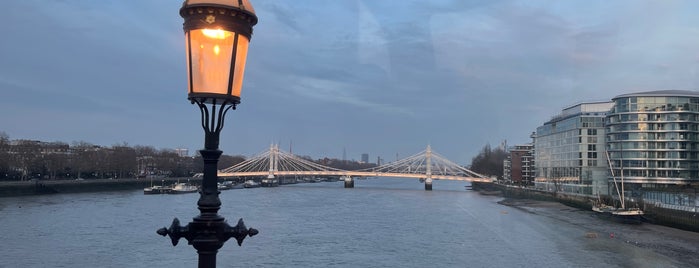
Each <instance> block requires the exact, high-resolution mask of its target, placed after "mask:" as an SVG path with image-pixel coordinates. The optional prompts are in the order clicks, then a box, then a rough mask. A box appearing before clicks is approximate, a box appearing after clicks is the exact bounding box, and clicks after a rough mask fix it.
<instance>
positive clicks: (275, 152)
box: [262, 144, 279, 186]
mask: <svg viewBox="0 0 699 268" xmlns="http://www.w3.org/2000/svg"><path fill="white" fill-rule="evenodd" d="M278 146H279V145H275V144H270V145H269V173H268V174H267V179H265V180H262V185H264V186H277V185H279V182H278V181H277V180H276V179H275V178H274V173H275V172H276V171H277V168H278V165H279V147H278Z"/></svg>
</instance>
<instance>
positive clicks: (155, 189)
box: [143, 185, 170, 194]
mask: <svg viewBox="0 0 699 268" xmlns="http://www.w3.org/2000/svg"><path fill="white" fill-rule="evenodd" d="M169 190H170V188H169V187H163V186H158V185H156V186H151V187H146V188H143V194H165V193H167V192H168V191H169Z"/></svg>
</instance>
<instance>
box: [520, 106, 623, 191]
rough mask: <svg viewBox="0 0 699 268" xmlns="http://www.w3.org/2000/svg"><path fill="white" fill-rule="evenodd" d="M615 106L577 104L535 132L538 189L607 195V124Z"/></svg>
mask: <svg viewBox="0 0 699 268" xmlns="http://www.w3.org/2000/svg"><path fill="white" fill-rule="evenodd" d="M613 105H614V103H613V102H587V103H580V104H576V105H573V106H570V107H568V108H565V109H563V110H562V111H561V113H560V114H559V115H557V116H555V117H553V118H552V119H551V120H549V121H548V122H546V123H544V125H542V126H540V127H538V128H537V129H536V134H535V135H534V148H536V149H535V153H534V159H535V162H536V172H535V173H536V178H535V186H536V187H537V188H539V189H544V190H549V191H565V192H574V193H584V194H597V193H601V194H608V188H607V172H608V168H607V163H606V159H605V156H604V148H605V124H604V122H605V117H606V114H607V112H609V110H610V109H611V108H612V107H613Z"/></svg>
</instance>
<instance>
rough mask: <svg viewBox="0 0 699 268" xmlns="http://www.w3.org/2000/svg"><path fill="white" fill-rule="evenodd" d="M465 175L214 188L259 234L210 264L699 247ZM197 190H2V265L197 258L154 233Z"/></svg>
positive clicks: (681, 259)
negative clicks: (6, 193)
mask: <svg viewBox="0 0 699 268" xmlns="http://www.w3.org/2000/svg"><path fill="white" fill-rule="evenodd" d="M464 185H465V183H463V182H450V181H435V182H434V190H433V191H425V190H424V189H423V184H421V183H419V182H418V181H417V180H416V179H389V178H381V179H368V180H356V181H355V188H354V189H344V188H343V184H342V182H323V183H309V184H296V185H287V186H281V187H275V188H256V189H240V190H229V191H223V192H222V193H221V200H222V203H223V207H222V208H221V210H220V214H221V215H223V216H224V217H226V218H227V220H228V221H229V223H231V225H234V224H235V222H236V221H237V220H238V218H240V217H242V218H243V219H244V220H245V223H246V224H247V225H248V227H254V228H256V229H259V230H260V234H259V235H257V236H255V237H252V238H247V239H246V240H245V242H244V243H243V246H242V247H238V245H237V244H236V243H235V239H232V240H229V241H228V242H227V243H226V244H225V245H224V247H223V248H222V249H221V250H220V251H219V253H218V266H219V267H697V263H692V261H693V260H689V261H688V260H687V258H686V257H687V255H691V254H694V255H696V254H699V253H697V252H699V251H694V252H692V249H691V248H690V249H689V250H686V249H684V248H683V249H684V250H685V251H688V252H679V253H678V254H676V255H675V256H668V255H667V254H662V252H660V253H659V251H657V250H653V248H650V247H641V246H638V245H635V244H634V242H633V241H628V240H626V241H625V240H624V239H620V238H623V237H624V232H631V231H629V230H633V231H635V235H637V237H641V238H645V239H647V240H649V241H655V240H653V239H662V237H659V238H658V237H654V236H657V235H655V233H656V231H653V229H643V228H648V227H647V226H645V227H644V226H643V225H641V226H631V227H629V226H621V225H617V224H616V223H611V222H607V221H605V220H602V219H597V218H595V217H594V215H593V214H592V213H591V212H587V211H580V210H576V209H572V208H567V207H561V206H558V205H551V206H539V205H536V204H535V205H533V207H529V208H527V207H524V208H522V207H511V206H505V205H501V204H499V203H498V201H501V200H502V198H500V197H494V196H484V195H480V194H478V193H476V192H472V191H467V190H465V189H464ZM198 197H199V195H198V194H185V195H143V192H142V191H139V190H134V191H118V192H99V193H80V194H56V195H44V196H29V197H10V198H0V226H2V228H1V229H0V230H1V231H0V267H196V265H197V255H196V251H195V250H194V249H193V248H192V247H191V246H190V245H187V242H186V240H184V239H182V240H181V241H180V243H179V244H178V245H177V246H176V247H173V246H172V244H171V243H170V239H169V238H165V237H161V236H159V235H157V234H156V233H155V231H156V230H157V229H158V228H160V227H164V226H169V225H170V223H171V221H172V219H173V218H174V217H178V218H179V219H180V221H181V222H182V224H183V225H184V224H186V223H188V222H189V221H191V218H192V217H193V216H195V215H197V214H198V211H197V209H196V205H195V204H196V201H197V199H198ZM558 211H561V213H558ZM552 215H553V216H552ZM561 215H562V216H561ZM646 225H649V224H646ZM639 228H640V229H639ZM673 230H674V229H673ZM615 231H617V232H618V234H617V236H616V238H612V237H610V234H611V233H613V232H615ZM671 232H675V231H671ZM592 234H595V235H594V236H596V237H593V235H592ZM680 236H681V237H689V239H690V240H688V241H684V240H682V239H680V240H682V241H679V242H680V244H681V245H684V246H685V248H686V245H687V244H686V243H690V247H691V246H692V245H693V244H691V242H692V241H694V240H691V239H699V238H698V237H699V236H698V235H697V233H690V232H686V233H681V234H680ZM627 237H630V236H627ZM696 241H699V240H696ZM695 246H697V247H699V245H695Z"/></svg>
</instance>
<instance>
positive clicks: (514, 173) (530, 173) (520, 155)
mask: <svg viewBox="0 0 699 268" xmlns="http://www.w3.org/2000/svg"><path fill="white" fill-rule="evenodd" d="M503 167H504V170H503V179H504V181H505V182H506V183H509V184H515V185H534V171H535V170H534V168H535V165H534V145H533V144H525V145H515V146H514V147H512V148H510V149H509V150H508V154H507V158H506V159H505V160H504V163H503Z"/></svg>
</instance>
